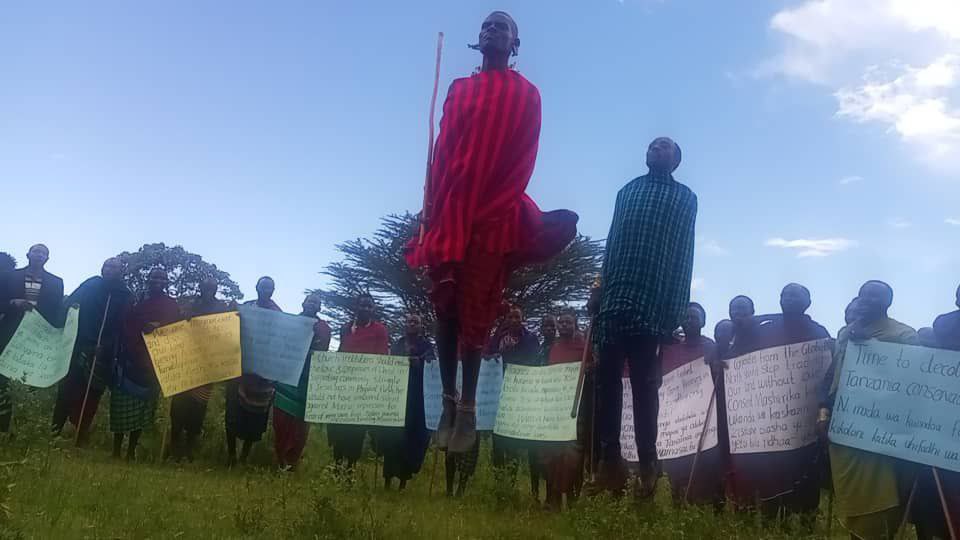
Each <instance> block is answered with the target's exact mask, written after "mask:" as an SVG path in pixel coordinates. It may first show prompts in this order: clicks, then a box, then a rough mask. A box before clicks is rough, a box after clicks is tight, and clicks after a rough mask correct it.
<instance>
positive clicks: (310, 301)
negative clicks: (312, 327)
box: [303, 294, 320, 314]
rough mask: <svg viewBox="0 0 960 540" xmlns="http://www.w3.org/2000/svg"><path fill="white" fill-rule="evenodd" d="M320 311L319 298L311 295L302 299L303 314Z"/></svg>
mask: <svg viewBox="0 0 960 540" xmlns="http://www.w3.org/2000/svg"><path fill="white" fill-rule="evenodd" d="M318 311H320V297H319V296H317V295H315V294H311V295H310V296H308V297H306V298H304V299H303V312H304V313H311V314H312V313H316V312H318Z"/></svg>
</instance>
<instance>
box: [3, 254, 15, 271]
mask: <svg viewBox="0 0 960 540" xmlns="http://www.w3.org/2000/svg"><path fill="white" fill-rule="evenodd" d="M16 267H17V259H16V257H14V256H13V255H11V254H9V253H7V252H6V251H0V272H5V271H8V270H13V269H15V268H16Z"/></svg>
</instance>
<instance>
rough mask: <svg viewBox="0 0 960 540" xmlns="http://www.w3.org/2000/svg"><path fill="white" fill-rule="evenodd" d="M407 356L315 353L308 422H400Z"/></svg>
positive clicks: (404, 404) (399, 424) (404, 400)
mask: <svg viewBox="0 0 960 540" xmlns="http://www.w3.org/2000/svg"><path fill="white" fill-rule="evenodd" d="M409 372H410V360H409V359H408V358H407V357H405V356H384V355H379V354H355V353H333V352H314V353H313V355H312V356H311V358H310V380H309V384H308V385H307V408H306V415H305V419H306V421H307V422H314V423H318V424H352V425H361V426H384V427H403V423H404V419H405V417H406V412H407V383H408V381H409V379H408V375H409Z"/></svg>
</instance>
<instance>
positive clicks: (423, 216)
mask: <svg viewBox="0 0 960 540" xmlns="http://www.w3.org/2000/svg"><path fill="white" fill-rule="evenodd" d="M442 52H443V32H439V33H437V65H436V70H435V71H434V73H433V97H431V98H430V127H429V129H428V132H429V136H430V140H429V141H428V142H427V174H426V179H425V180H424V183H423V211H422V212H421V213H420V239H419V240H418V242H419V243H420V244H423V237H424V235H425V234H426V233H427V223H428V222H429V220H430V200H429V197H430V188H431V187H432V186H431V183H432V182H431V181H432V179H431V177H430V170H431V169H432V168H433V126H434V119H435V118H436V111H437V91H438V90H439V89H440V56H441V53H442Z"/></svg>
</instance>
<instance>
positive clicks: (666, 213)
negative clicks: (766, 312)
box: [596, 137, 697, 497]
mask: <svg viewBox="0 0 960 540" xmlns="http://www.w3.org/2000/svg"><path fill="white" fill-rule="evenodd" d="M679 165H680V147H679V146H678V145H677V144H676V143H675V142H673V141H672V140H671V139H668V138H666V137H661V138H658V139H655V140H654V141H653V142H652V143H650V147H649V148H648V150H647V166H648V167H649V168H650V172H648V173H647V174H646V175H644V176H641V177H640V178H636V179H634V180H633V181H631V182H630V183H629V184H627V185H626V186H625V187H624V188H623V189H621V190H620V193H619V194H617V204H616V208H615V209H614V213H613V224H612V225H611V226H610V234H609V236H608V237H607V247H606V256H605V258H604V261H603V273H602V276H601V284H602V287H603V291H602V293H601V300H600V312H599V315H598V316H597V321H596V341H597V344H598V345H599V349H600V364H599V367H598V390H599V392H598V394H597V395H598V403H597V405H598V411H597V421H598V428H599V438H600V459H601V460H602V464H601V469H600V471H601V481H602V482H604V483H605V484H606V486H605V487H607V488H609V489H619V488H620V487H622V479H623V463H622V459H621V457H620V423H621V413H622V408H623V384H622V381H621V376H622V373H623V361H624V359H626V360H627V362H628V365H629V367H630V384H631V386H632V388H633V418H634V427H635V433H636V438H637V453H638V455H639V458H640V492H639V495H640V496H642V497H646V496H649V495H652V494H653V490H654V488H655V486H656V479H657V477H658V476H659V467H658V460H657V413H658V411H659V396H658V390H659V388H660V382H661V376H660V358H659V350H658V349H659V344H660V341H661V339H662V338H663V337H666V336H670V335H671V334H672V333H673V331H674V330H676V329H677V328H678V327H679V326H680V322H681V320H682V318H683V314H684V312H685V310H686V307H687V304H688V302H689V301H690V282H691V278H692V273H693V246H694V229H695V225H696V218H697V196H696V195H695V194H694V193H693V191H691V190H690V188H688V187H687V186H685V185H683V184H681V183H679V182H677V181H676V180H674V178H673V174H672V173H673V171H675V170H676V169H677V167H678V166H679Z"/></svg>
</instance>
